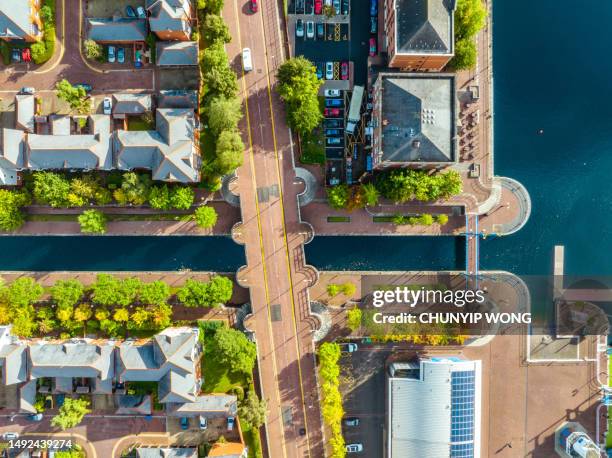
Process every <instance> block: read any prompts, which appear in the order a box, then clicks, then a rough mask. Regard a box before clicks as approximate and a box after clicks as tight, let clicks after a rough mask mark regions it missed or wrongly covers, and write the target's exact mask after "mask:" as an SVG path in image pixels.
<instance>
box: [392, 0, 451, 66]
mask: <svg viewBox="0 0 612 458" xmlns="http://www.w3.org/2000/svg"><path fill="white" fill-rule="evenodd" d="M455 4H456V0H385V2H384V13H385V16H384V17H385V22H384V27H385V29H384V30H385V37H386V47H387V52H388V54H389V67H393V68H403V69H405V70H427V71H440V70H442V68H444V66H445V65H446V64H447V63H448V61H449V60H450V59H451V58H452V57H453V55H454V53H455V45H454V17H453V16H454V10H455Z"/></svg>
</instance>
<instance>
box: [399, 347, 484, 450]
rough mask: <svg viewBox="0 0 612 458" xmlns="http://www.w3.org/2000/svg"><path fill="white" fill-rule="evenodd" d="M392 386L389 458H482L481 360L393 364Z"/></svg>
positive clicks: (445, 360)
mask: <svg viewBox="0 0 612 458" xmlns="http://www.w3.org/2000/svg"><path fill="white" fill-rule="evenodd" d="M387 384H388V386H387V422H388V425H387V431H388V433H387V434H388V437H387V444H388V445H387V447H388V450H387V458H413V457H416V456H418V457H420V458H439V457H450V458H479V457H480V431H481V428H480V415H481V362H480V361H468V360H463V359H460V358H456V357H448V358H440V357H436V358H427V359H421V360H419V361H415V362H410V363H392V364H391V365H390V367H389V376H388V381H387Z"/></svg>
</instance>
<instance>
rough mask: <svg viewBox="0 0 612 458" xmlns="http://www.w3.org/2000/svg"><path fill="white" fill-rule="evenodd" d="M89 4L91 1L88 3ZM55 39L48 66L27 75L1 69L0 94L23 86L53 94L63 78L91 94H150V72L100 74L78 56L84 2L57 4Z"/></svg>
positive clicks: (152, 79)
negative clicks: (85, 87) (85, 86)
mask: <svg viewBox="0 0 612 458" xmlns="http://www.w3.org/2000/svg"><path fill="white" fill-rule="evenodd" d="M90 1H92V0H90ZM56 15H57V37H56V49H55V54H54V56H53V57H52V58H51V59H50V61H49V62H47V63H45V64H43V65H42V66H40V67H38V68H37V69H35V70H34V69H31V70H29V71H26V70H23V69H19V68H15V67H13V66H8V67H5V66H1V67H0V68H1V69H2V72H0V87H1V88H2V90H1V91H0V92H14V91H17V90H19V89H20V88H21V87H24V86H31V87H34V88H36V89H37V90H38V91H40V90H52V89H54V87H55V83H56V82H57V81H59V80H61V79H63V78H66V79H68V80H69V81H70V82H72V83H79V82H84V83H89V84H91V85H92V86H93V88H94V91H110V92H116V91H120V90H126V89H134V90H139V91H152V90H153V89H154V86H155V76H154V73H155V72H154V69H153V68H143V69H138V70H137V69H134V68H129V69H127V68H126V69H116V70H100V69H98V68H96V67H95V66H93V65H92V64H90V63H88V62H86V61H85V59H84V57H83V56H82V55H81V53H80V35H81V33H82V34H83V35H84V34H85V30H82V31H81V28H82V26H81V24H82V18H83V0H56Z"/></svg>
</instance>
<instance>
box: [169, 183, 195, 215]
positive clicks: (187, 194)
mask: <svg viewBox="0 0 612 458" xmlns="http://www.w3.org/2000/svg"><path fill="white" fill-rule="evenodd" d="M194 199H195V193H194V192H193V189H192V188H190V187H188V186H177V187H174V188H172V192H171V193H170V205H171V206H172V208H176V209H177V210H188V209H189V208H191V206H192V205H193V200H194Z"/></svg>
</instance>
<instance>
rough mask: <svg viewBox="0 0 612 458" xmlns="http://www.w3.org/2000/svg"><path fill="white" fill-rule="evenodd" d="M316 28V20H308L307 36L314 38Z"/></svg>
mask: <svg viewBox="0 0 612 458" xmlns="http://www.w3.org/2000/svg"><path fill="white" fill-rule="evenodd" d="M314 34H315V30H314V22H312V21H308V22H307V23H306V36H307V37H308V38H314Z"/></svg>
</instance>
